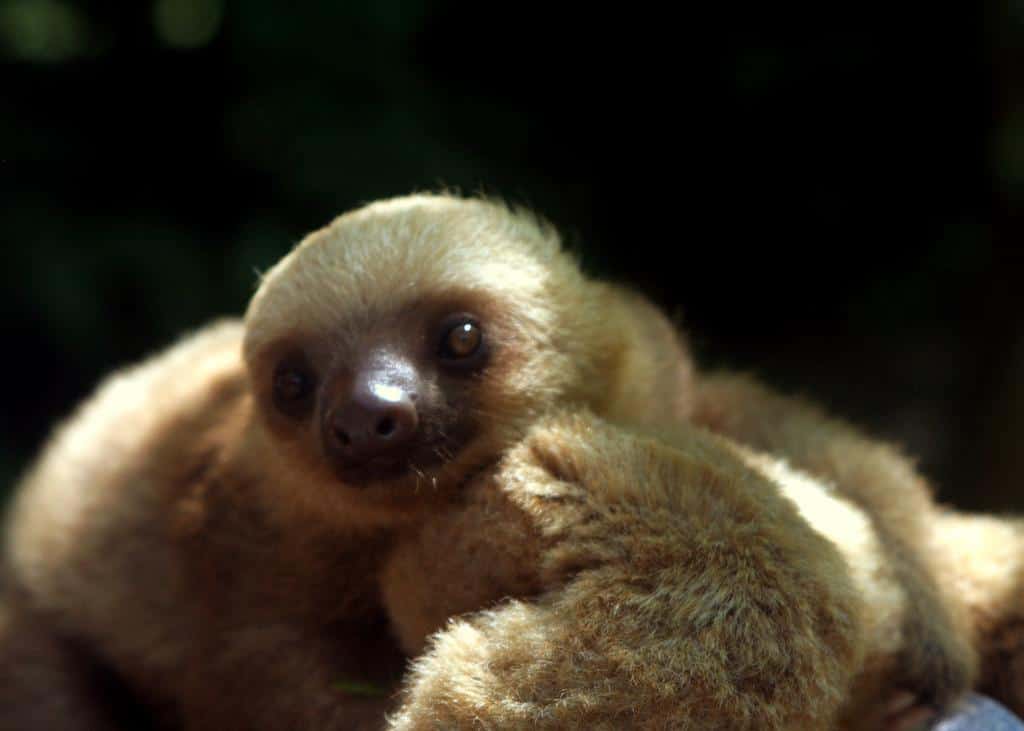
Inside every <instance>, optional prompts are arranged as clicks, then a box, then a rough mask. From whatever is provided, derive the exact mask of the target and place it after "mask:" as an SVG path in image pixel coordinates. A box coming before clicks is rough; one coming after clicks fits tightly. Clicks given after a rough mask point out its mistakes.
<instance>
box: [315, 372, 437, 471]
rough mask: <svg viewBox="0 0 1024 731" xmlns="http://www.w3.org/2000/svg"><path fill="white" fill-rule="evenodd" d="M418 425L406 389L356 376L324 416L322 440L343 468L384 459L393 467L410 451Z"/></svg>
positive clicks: (414, 407)
mask: <svg viewBox="0 0 1024 731" xmlns="http://www.w3.org/2000/svg"><path fill="white" fill-rule="evenodd" d="M418 426H419V418H418V415H417V413H416V405H415V403H414V402H413V398H412V396H411V395H410V393H409V392H408V390H406V389H404V388H402V387H400V386H395V385H392V384H389V383H387V382H383V381H381V380H379V379H376V378H372V377H371V378H365V379H357V382H356V383H355V384H354V388H353V390H352V393H351V396H350V397H349V398H348V399H347V400H345V401H343V402H342V403H340V404H338V405H337V406H336V407H335V408H334V409H333V410H331V411H330V412H329V413H328V414H327V415H326V419H325V423H324V439H325V441H326V444H327V448H328V451H330V452H331V453H333V454H334V455H335V456H336V458H337V459H338V460H339V461H340V463H341V465H342V466H344V467H360V466H363V465H364V464H366V463H368V462H371V461H386V462H389V463H392V466H394V467H403V468H404V465H398V464H396V463H398V462H400V461H401V460H402V459H403V458H404V457H406V456H407V455H408V453H409V448H410V446H411V445H412V441H413V437H414V436H415V434H416V429H417V427H418Z"/></svg>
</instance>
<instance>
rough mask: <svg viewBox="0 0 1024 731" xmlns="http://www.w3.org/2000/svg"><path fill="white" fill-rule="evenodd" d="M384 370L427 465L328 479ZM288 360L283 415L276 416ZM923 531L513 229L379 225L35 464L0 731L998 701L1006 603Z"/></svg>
mask: <svg viewBox="0 0 1024 731" xmlns="http://www.w3.org/2000/svg"><path fill="white" fill-rule="evenodd" d="M462 311H468V312H472V313H473V314H474V315H475V316H476V317H477V318H478V319H479V320H480V322H481V323H482V325H483V329H484V332H485V334H486V337H487V342H488V346H489V347H490V348H491V352H490V360H489V361H488V363H487V366H486V368H484V369H482V370H481V371H480V372H478V373H473V374H472V375H471V376H466V377H454V376H451V375H450V374H445V373H444V372H442V370H441V369H438V368H437V367H436V364H434V363H433V361H432V358H433V355H434V350H433V345H432V341H431V337H432V336H431V335H430V334H429V333H433V332H434V329H432V328H435V327H436V323H437V322H438V320H439V318H440V319H443V316H444V315H446V314H447V313H451V312H462ZM398 350H401V351H402V353H403V355H402V357H403V358H406V359H407V360H408V362H410V363H413V364H414V365H415V367H416V368H417V369H419V370H420V371H421V375H423V379H422V386H423V388H422V392H421V393H419V394H418V396H420V397H421V401H420V406H422V407H423V409H424V411H423V415H424V416H423V419H422V423H421V425H420V428H421V431H423V433H424V434H429V435H430V437H431V439H432V440H433V441H430V442H429V444H427V446H429V447H430V449H431V450H433V452H435V453H436V457H437V459H434V458H433V457H434V456H435V455H434V454H431V453H428V452H427V451H424V453H423V455H420V454H419V453H417V455H416V456H415V458H414V459H412V460H411V462H410V469H409V471H408V473H407V474H404V475H402V476H399V477H393V478H389V479H375V480H371V481H370V482H368V483H367V484H361V485H358V486H356V485H353V484H348V483H345V482H342V481H341V480H339V478H338V475H337V473H336V472H335V471H334V470H332V468H331V467H330V465H329V464H328V462H329V460H328V459H327V454H326V453H325V451H324V448H323V446H322V444H321V430H320V428H319V425H320V423H321V420H320V415H321V414H320V412H321V411H323V410H324V408H325V406H324V404H325V403H326V402H328V401H330V399H331V398H334V397H335V396H336V392H337V391H338V390H339V389H342V388H343V387H344V385H345V384H346V383H348V381H347V380H346V379H348V378H350V377H351V373H352V372H353V370H357V369H358V367H360V366H359V363H360V362H361V361H360V359H361V358H362V357H363V356H364V354H365V353H367V352H378V351H380V352H391V351H398ZM299 356H301V360H302V362H303V363H304V364H305V367H308V368H309V369H310V371H311V372H312V373H315V374H317V375H318V376H319V377H320V381H319V382H318V386H317V389H318V390H317V395H316V400H315V402H313V403H312V404H311V405H310V411H309V413H305V414H304V415H298V416H297V415H295V414H285V413H283V412H282V410H281V409H280V408H277V407H276V406H275V400H274V399H275V395H274V391H273V385H272V384H273V383H274V382H275V373H276V370H275V369H277V368H279V366H280V364H281V363H282V362H284V361H287V360H288V359H294V358H296V357H299ZM396 362H398V361H396ZM401 362H403V363H404V362H406V361H401ZM427 405H429V406H430V410H429V413H428V411H427V410H426V409H427ZM556 412H557V413H556ZM559 414H560V415H559ZM686 422H693V423H695V424H696V425H697V426H698V427H703V428H704V429H710V430H713V431H717V432H720V433H721V434H722V435H723V437H712V436H710V435H709V434H707V433H706V432H705V431H703V430H702V429H701V428H696V429H690V428H684V427H683V426H682V425H683V424H685V423H686ZM615 424H617V425H618V426H616V425H615ZM668 425H673V426H671V427H669V426H668ZM651 434H653V435H654V436H651ZM741 445H742V446H741ZM421 457H422V459H421ZM779 458H784V459H787V460H789V462H790V463H791V464H792V465H793V466H794V467H796V468H797V469H802V470H805V471H806V472H807V473H808V474H813V475H815V477H814V478H811V477H808V476H806V475H805V474H803V473H801V472H797V471H794V470H792V469H790V468H789V467H787V466H786V464H785V463H783V462H781V461H779ZM941 517H942V516H938V514H937V513H935V512H934V509H933V508H932V506H931V503H930V500H929V498H928V495H927V489H926V487H925V486H924V485H923V483H922V482H921V481H920V479H919V478H918V477H916V476H915V475H914V473H913V471H912V470H910V469H909V468H908V467H907V466H906V464H905V462H904V461H903V460H902V458H900V457H899V455H897V454H895V453H893V452H891V451H890V450H888V449H887V448H885V447H881V446H878V445H877V444H874V443H872V442H869V441H867V440H865V439H863V438H862V437H860V436H859V435H857V434H856V433H854V432H852V431H851V430H849V429H848V428H847V427H845V426H843V425H841V424H837V423H835V422H832V421H830V420H828V419H827V418H825V417H824V416H823V415H821V414H819V413H818V412H816V411H815V410H813V409H811V408H809V407H806V406H804V405H803V404H800V403H798V402H793V401H790V400H787V399H782V398H779V397H777V396H775V395H773V394H770V393H768V392H766V391H763V390H762V389H760V388H758V387H756V386H754V385H753V384H750V383H748V382H746V381H744V380H742V379H707V378H701V377H697V376H695V374H694V373H693V371H692V368H691V365H690V361H689V358H688V355H687V352H686V349H685V347H684V345H683V343H682V342H681V340H680V339H679V338H678V337H677V336H676V334H675V333H674V330H673V328H672V326H671V325H670V324H669V323H668V321H667V320H665V318H664V317H663V316H661V315H660V314H659V313H658V312H657V311H656V310H655V309H654V308H653V307H652V306H651V305H650V304H648V303H647V302H645V301H644V300H642V299H641V298H639V297H637V296H635V295H632V294H629V293H627V292H624V291H622V290H620V289H618V288H615V287H613V286H609V285H607V284H603V283H600V282H594V281H592V280H588V279H586V278H584V277H583V276H582V275H581V274H580V272H579V270H578V268H577V267H576V265H575V263H574V262H573V261H572V260H571V259H570V258H569V257H567V256H566V255H565V254H564V253H563V252H562V250H561V248H560V245H559V243H558V239H557V237H556V236H555V234H554V233H553V232H552V231H551V230H550V229H549V228H547V227H546V226H544V225H543V224H541V223H539V222H538V221H536V220H535V219H534V218H533V217H531V216H529V215H528V214H525V213H522V212H516V211H510V210H508V209H506V208H504V207H502V206H499V205H495V204H492V203H488V202H484V201H474V200H460V199H455V198H450V197H445V196H414V197H410V198H401V199H395V200H392V201H385V202H381V203H376V204H373V205H370V206H367V207H365V208H363V209H360V210H358V211H355V212H352V213H349V214H346V215H345V216H342V217H341V218H339V219H338V220H336V221H335V222H334V223H332V224H331V225H330V226H328V227H327V228H325V229H323V230H322V231H319V232H317V233H314V234H313V235H311V236H310V237H308V238H307V239H306V240H305V241H304V242H303V243H302V244H300V245H299V246H298V247H297V248H296V249H295V250H294V251H293V252H292V253H291V254H290V255H289V256H287V257H285V259H283V260H282V261H281V262H280V263H279V264H278V265H277V266H276V267H275V268H274V269H273V270H272V271H271V272H269V273H268V275H267V276H266V277H265V279H264V281H263V282H262V284H261V287H260V289H259V291H258V293H257V294H256V296H255V297H254V299H253V301H252V303H251V305H250V308H249V311H248V313H247V315H246V319H245V321H244V323H238V322H224V323H220V324H215V325H213V326H210V327H209V328H207V329H206V330H204V331H202V332H200V333H198V334H196V335H194V336H192V337H191V338H189V339H187V340H185V341H183V342H182V343H180V344H178V345H177V346H175V347H173V348H172V349H170V350H169V351H167V352H165V353H163V354H161V355H158V356H156V357H155V358H153V359H152V360H150V361H149V362H147V363H144V364H142V365H140V366H136V367H135V368H132V369H128V370H125V371H123V372H121V373H119V374H115V375H114V376H113V377H112V378H111V379H110V380H109V381H108V382H107V383H106V384H104V385H103V386H102V387H101V388H100V390H99V391H98V393H97V394H96V395H95V396H94V397H93V398H92V399H91V400H90V401H89V402H88V403H87V404H85V405H84V406H83V407H82V408H81V409H80V410H79V412H78V413H77V414H76V415H75V416H73V417H72V419H70V420H69V421H68V423H67V424H66V425H64V426H63V427H62V428H61V429H60V430H58V432H57V433H56V434H55V435H54V437H53V438H52V439H51V441H50V443H49V445H48V446H47V448H46V450H45V451H44V453H43V455H42V457H41V458H40V460H39V462H38V463H37V464H36V465H35V466H34V467H33V468H32V470H31V471H30V472H29V473H28V475H27V476H26V477H25V479H24V481H23V483H22V485H21V486H20V488H19V491H18V495H17V499H16V502H15V504H14V506H13V509H12V512H11V515H10V519H9V524H8V528H7V531H6V534H5V535H6V540H7V546H6V549H5V553H4V570H5V576H6V589H5V594H4V608H3V613H2V614H0V729H24V728H69V729H71V728H74V729H83V730H92V729H108V728H121V727H125V721H124V717H125V713H126V710H125V709H126V707H127V708H128V711H132V712H134V711H140V712H142V713H144V714H145V715H148V716H149V717H150V718H152V719H155V723H156V724H158V725H161V726H164V727H168V728H178V727H184V728H188V729H222V728H239V729H261V728H266V729H280V728H295V729H301V728H310V729H312V728H316V729H349V728H364V727H365V728H373V727H378V726H379V725H380V724H381V719H382V718H383V714H384V712H385V711H391V712H392V715H391V720H390V722H389V723H390V724H391V725H392V726H393V727H395V728H448V727H452V726H455V727H485V728H503V727H523V726H527V725H529V724H534V723H535V724H539V725H547V726H549V727H552V728H556V727H561V728H565V727H574V726H578V725H583V724H586V725H589V726H594V727H599V728H622V727H629V726H631V725H632V726H636V727H642V728H730V729H733V728H748V727H749V728H763V729H773V728H778V729H783V728H789V729H792V728H796V729H801V728H808V729H810V728H815V729H818V728H829V727H832V726H833V725H835V724H843V725H844V726H845V727H850V728H854V727H872V726H871V724H872V723H876V721H879V719H880V718H881V716H882V715H883V714H884V708H883V707H882V706H883V704H884V701H885V694H886V693H888V692H891V690H892V689H894V688H903V689H906V690H908V691H910V692H912V693H913V694H914V695H915V696H916V697H917V698H919V699H920V700H921V701H922V702H924V703H933V704H935V705H936V706H944V705H947V704H948V703H951V702H952V701H953V700H955V699H956V697H957V696H958V695H959V694H960V693H961V692H962V691H963V690H965V689H966V688H967V687H968V686H969V685H970V683H971V681H972V675H973V672H974V670H973V667H974V658H973V649H972V647H971V646H970V645H969V644H968V641H970V640H974V641H975V642H976V644H977V646H978V647H981V648H982V649H983V650H985V651H986V653H987V654H986V659H985V663H984V667H985V668H986V675H985V677H986V678H995V677H997V676H998V675H999V674H998V672H997V671H995V670H992V671H989V670H987V669H988V668H989V666H990V665H991V663H990V661H989V654H988V653H990V651H991V648H993V647H996V646H997V645H998V646H999V647H1002V646H1003V645H999V641H1000V640H999V638H1003V637H1004V635H1005V632H1004V631H1003V628H1004V626H1005V625H1004V622H1011V623H1012V622H1013V621H1016V619H1015V617H1016V615H1015V614H1014V613H1013V612H1012V611H1011V610H1010V609H1009V607H1010V605H1011V604H1012V605H1014V606H1019V604H1013V600H1007V599H1006V598H1005V592H1004V593H1003V594H1000V595H999V598H998V599H995V598H993V597H991V596H990V595H989V594H988V593H987V592H988V591H989V588H990V587H995V586H996V585H997V584H999V582H998V581H995V582H993V581H992V580H991V577H992V576H994V575H995V572H993V571H992V567H991V564H989V563H986V562H985V561H983V560H979V562H978V563H977V564H975V563H971V562H970V561H968V560H963V561H954V560H953V559H952V558H950V557H948V555H947V554H941V555H940V554H939V553H937V552H935V553H929V550H930V549H931V548H932V547H933V546H934V545H936V543H937V539H936V538H935V536H934V535H933V531H934V530H935V527H936V526H940V527H941V526H943V525H945V523H943V522H942V520H945V518H943V519H942V520H940V518H941ZM958 519H959V516H952V517H949V518H948V520H949V521H952V522H953V523H955V521H956V520H958ZM964 520H967V519H964ZM971 525H973V524H971ZM986 525H987V524H986ZM999 525H1000V526H1001V525H1002V524H999ZM978 530H979V531H980V534H982V535H984V534H985V531H986V530H987V528H985V527H982V528H980V529H978ZM993 530H1003V528H1001V527H999V528H993ZM961 569H962V571H963V573H962V574H961V573H958V571H960V570H961ZM956 581H965V582H969V583H970V585H971V586H973V587H976V591H975V592H974V595H973V596H974V597H975V598H974V599H972V600H970V601H966V602H961V601H960V600H959V597H958V596H951V595H949V594H947V593H944V592H943V591H942V590H940V588H939V587H940V586H947V587H950V586H953V585H954V584H955V582H956ZM999 585H1000V586H1001V584H999ZM992 590H993V591H995V590H996V589H995V588H993V589H992ZM502 599H506V601H504V602H502V601H501V600H502ZM481 610H486V611H481ZM997 610H998V611H997ZM465 612H470V613H472V612H478V613H476V614H469V615H466V616H464V617H463V618H462V619H460V620H458V621H457V622H455V623H453V624H451V625H446V624H445V623H446V621H447V620H449V619H450V618H452V617H454V616H456V615H462V614H463V613H465ZM1004 618H1005V619H1004ZM435 630H441V631H440V632H439V633H437V634H435V635H434V636H433V638H432V639H430V640H429V642H428V641H427V637H428V636H429V635H430V633H431V632H434V631H435ZM392 638H395V639H392ZM410 656H418V657H419V660H418V661H417V662H416V664H415V665H414V669H413V671H412V673H411V674H409V675H408V676H407V677H406V682H405V684H404V688H405V689H404V691H403V692H402V693H401V694H399V695H393V694H392V692H391V691H393V690H396V689H398V688H399V687H400V685H401V683H402V676H403V666H404V663H405V661H406V658H408V657H410ZM97 675H100V676H102V678H103V682H102V683H101V684H100V685H102V688H100V689H97V688H96V685H97V684H96V683H95V682H94V679H95V677H96V676H97ZM999 677H1001V676H999ZM994 682H995V681H993V683H994ZM377 689H383V693H382V694H379V693H376V692H375V690H377ZM127 698H131V703H126V701H125V699H127ZM111 699H113V700H111ZM879 722H880V721H879ZM128 725H129V726H130V727H134V724H128Z"/></svg>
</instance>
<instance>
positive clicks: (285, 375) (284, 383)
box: [274, 362, 314, 417]
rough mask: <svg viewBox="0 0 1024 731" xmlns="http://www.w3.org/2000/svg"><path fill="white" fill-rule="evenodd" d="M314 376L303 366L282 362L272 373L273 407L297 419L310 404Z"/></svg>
mask: <svg viewBox="0 0 1024 731" xmlns="http://www.w3.org/2000/svg"><path fill="white" fill-rule="evenodd" d="M313 386H314V376H313V373H312V372H311V371H310V370H309V369H308V368H306V367H305V366H303V365H301V364H297V363H289V362H284V363H281V364H279V365H278V366H277V370H276V371H274V405H275V406H277V408H278V409H279V410H280V411H283V412H284V413H285V414H288V415H289V416H293V417H298V416H301V415H302V414H303V412H304V411H305V410H306V406H308V405H309V404H310V403H312V399H311V398H310V397H311V396H312V395H313Z"/></svg>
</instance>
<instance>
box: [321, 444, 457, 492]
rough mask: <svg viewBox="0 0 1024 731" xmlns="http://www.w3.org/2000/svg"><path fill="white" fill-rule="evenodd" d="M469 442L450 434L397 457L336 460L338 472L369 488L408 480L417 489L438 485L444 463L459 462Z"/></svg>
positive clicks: (347, 481)
mask: <svg viewBox="0 0 1024 731" xmlns="http://www.w3.org/2000/svg"><path fill="white" fill-rule="evenodd" d="M464 445H465V442H464V441H462V440H458V441H455V440H453V439H450V438H445V439H434V440H431V441H429V442H424V443H421V444H420V445H419V446H418V447H417V448H416V449H415V450H414V451H413V452H412V453H406V454H403V455H402V456H395V457H387V456H381V457H375V458H373V459H369V460H366V461H364V462H361V463H358V464H351V463H349V464H346V463H342V462H337V461H336V462H335V463H334V472H335V474H336V475H337V477H338V479H339V480H340V481H341V482H342V483H343V484H344V485H345V486H346V487H352V488H356V489H360V490H363V489H367V488H372V487H374V486H382V487H383V486H387V487H395V486H397V484H398V483H402V482H408V483H409V484H411V485H414V486H415V487H416V488H417V489H418V488H419V487H421V486H423V485H425V486H426V487H428V488H430V487H433V486H436V484H437V481H438V476H439V473H441V472H442V471H444V467H445V466H446V465H448V464H450V463H453V462H456V461H457V460H458V459H459V455H460V454H461V453H462V451H463V446H464Z"/></svg>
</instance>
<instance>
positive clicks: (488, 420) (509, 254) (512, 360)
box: [244, 195, 625, 499]
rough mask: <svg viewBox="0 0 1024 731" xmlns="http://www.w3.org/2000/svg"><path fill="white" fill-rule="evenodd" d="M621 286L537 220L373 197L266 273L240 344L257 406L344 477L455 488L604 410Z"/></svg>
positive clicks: (295, 451) (468, 203)
mask: <svg viewBox="0 0 1024 731" xmlns="http://www.w3.org/2000/svg"><path fill="white" fill-rule="evenodd" d="M609 292H610V290H609V289H608V288H607V287H605V286H604V285H598V284H595V283H592V282H589V281H588V280H586V279H584V278H583V276H582V275H581V274H580V272H579V270H578V268H577V266H576V264H575V262H574V261H573V260H572V259H571V258H570V257H569V256H567V255H566V254H565V253H564V252H563V251H562V249H561V246H560V243H559V240H558V237H557V235H556V234H555V233H554V232H553V231H552V230H551V229H550V228H549V227H547V226H545V225H543V224H542V223H540V222H538V221H537V220H536V219H535V218H534V217H532V216H530V215H528V214H524V213H520V212H515V211H512V210H510V209H508V208H506V207H504V206H502V205H499V204H496V203H492V202H488V201H482V200H466V199H458V198H453V197H448V196H427V195H421V196H412V197H407V198H398V199H393V200H388V201H383V202H379V203H374V204H372V205H369V206H367V207H365V208H361V209H359V210H356V211H354V212H351V213H348V214H346V215H344V216H341V217H340V218H338V219H336V220H335V221H334V222H333V223H332V224H331V225H329V226H327V227H326V228H324V229H322V230H320V231H317V232H315V233H313V234H312V235H310V236H309V237H307V238H306V239H305V240H304V241H302V242H301V243H300V244H299V246H297V247H296V248H295V250H294V251H292V252H291V254H289V255H288V256H286V257H285V258H284V259H283V260H282V261H281V262H279V263H278V264H277V265H276V266H275V267H274V268H273V269H272V270H271V271H270V272H269V273H268V274H267V275H266V277H265V278H264V279H263V282H262V284H261V286H260V288H259V291H258V292H257V294H256V296H255V297H254V298H253V300H252V303H251V305H250V307H249V310H248V313H247V315H246V336H245V345H244V350H245V359H246V363H247V367H248V370H249V377H250V379H251V382H252V387H253V392H254V393H255V394H256V403H257V408H258V411H259V415H260V418H261V420H262V423H263V424H264V425H265V426H266V427H267V428H268V429H269V431H270V432H271V433H272V434H273V435H274V436H275V437H276V439H275V443H282V444H284V445H285V450H286V451H287V452H288V454H289V458H291V459H295V460H299V461H300V462H301V463H303V464H304V466H305V467H306V468H307V469H313V470H324V475H326V476H329V478H330V479H329V480H328V481H329V482H331V483H332V484H333V485H334V487H333V488H332V489H337V490H354V491H360V492H361V493H362V494H364V495H368V496H369V495H375V496H377V497H376V498H371V499H380V498H382V497H384V498H387V499H393V498H396V497H400V496H403V495H405V496H411V495H414V494H420V495H423V494H430V493H436V492H438V491H444V490H446V489H448V488H449V486H451V485H453V484H458V483H460V482H461V481H462V480H464V479H465V478H466V476H467V475H468V474H469V473H470V472H472V471H473V470H475V469H478V468H480V467H483V466H484V465H486V464H488V463H490V462H492V461H493V460H494V459H495V458H497V457H498V456H500V454H501V453H502V452H503V451H504V450H505V449H506V448H507V447H508V446H509V445H510V444H511V443H512V441H513V440H515V439H516V438H517V437H518V436H519V435H521V434H522V433H523V432H524V430H525V429H526V427H527V426H528V425H529V424H530V423H531V422H532V421H534V420H535V419H536V418H537V417H538V416H539V415H540V414H542V413H544V412H545V411H547V410H549V409H551V408H552V407H553V406H556V405H557V406H565V405H567V404H570V405H571V404H579V405H582V406H587V407H588V408H591V409H593V410H594V411H596V412H598V413H602V412H605V411H607V410H608V403H609V402H610V400H612V399H613V398H615V396H617V395H619V394H618V391H619V390H621V389H618V387H617V386H616V385H615V384H613V383H610V381H611V380H612V375H611V374H613V373H618V372H619V371H621V368H619V367H618V366H619V365H621V361H622V360H623V350H624V347H625V345H624V344H623V342H622V338H621V337H620V334H619V331H621V329H622V328H619V327H609V322H608V313H607V311H606V310H607V307H606V306H605V305H606V304H607V300H608V299H609V296H610V294H609ZM410 499H411V498H410Z"/></svg>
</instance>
